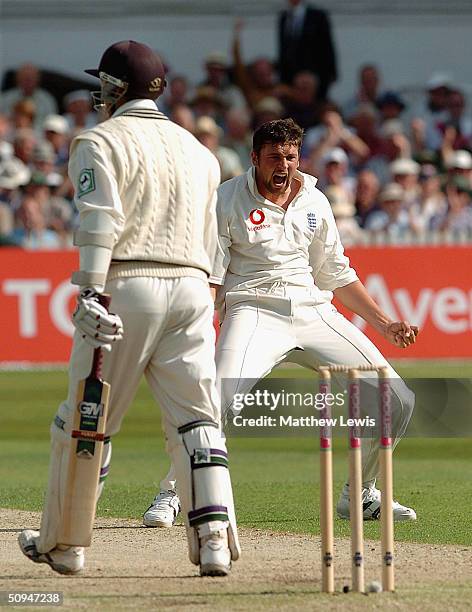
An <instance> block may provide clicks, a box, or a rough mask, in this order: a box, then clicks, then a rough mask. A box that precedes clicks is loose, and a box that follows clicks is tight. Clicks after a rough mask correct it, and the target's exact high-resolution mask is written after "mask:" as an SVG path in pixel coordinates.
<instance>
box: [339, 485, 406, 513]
mask: <svg viewBox="0 0 472 612" xmlns="http://www.w3.org/2000/svg"><path fill="white" fill-rule="evenodd" d="M362 506H363V509H364V521H371V520H376V519H379V518H380V491H379V490H378V489H377V488H375V487H374V486H371V487H367V488H364V489H362ZM392 510H393V520H394V521H416V512H415V511H414V510H413V508H407V506H402V505H401V504H399V503H398V502H397V501H395V500H393V505H392ZM336 511H337V513H338V516H339V517H340V518H343V519H348V518H349V486H348V485H347V484H345V485H344V487H343V490H342V492H341V495H340V497H339V500H338V503H337V506H336Z"/></svg>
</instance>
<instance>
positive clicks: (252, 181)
mask: <svg viewBox="0 0 472 612" xmlns="http://www.w3.org/2000/svg"><path fill="white" fill-rule="evenodd" d="M295 178H297V179H298V180H299V181H300V183H301V184H302V186H301V187H300V191H299V192H298V195H300V194H301V192H302V191H303V189H304V187H305V177H304V175H303V172H300V170H297V171H296V172H295ZM313 178H314V177H313ZM246 179H247V186H248V189H249V191H250V192H251V194H252V195H253V196H254V198H255V199H256V200H259V201H260V202H268V203H269V204H273V205H274V206H277V204H274V202H271V201H270V200H267V199H266V198H264V196H262V195H261V194H260V193H259V191H258V189H257V184H256V169H255V168H254V166H251V167H250V168H249V170H248V171H247V172H246ZM314 180H315V182H316V181H317V179H316V178H314ZM298 195H297V197H298Z"/></svg>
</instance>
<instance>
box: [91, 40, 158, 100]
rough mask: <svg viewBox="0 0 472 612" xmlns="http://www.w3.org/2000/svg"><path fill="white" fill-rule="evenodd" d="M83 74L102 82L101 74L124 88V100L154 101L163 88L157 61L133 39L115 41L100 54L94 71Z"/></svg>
mask: <svg viewBox="0 0 472 612" xmlns="http://www.w3.org/2000/svg"><path fill="white" fill-rule="evenodd" d="M85 72H87V74H91V75H92V76H94V77H98V78H100V79H102V77H103V75H106V76H105V78H106V77H112V78H113V79H118V80H119V81H122V82H123V83H125V84H126V85H127V87H126V97H127V98H147V99H150V100H155V99H156V98H158V97H159V96H160V95H161V93H162V92H163V91H164V88H165V86H166V81H165V69H164V65H163V63H162V61H161V58H160V57H159V56H158V55H157V53H155V52H154V51H153V50H152V49H151V48H150V47H148V46H147V45H144V44H143V43H139V42H136V41H135V40H122V41H120V42H116V43H114V44H113V45H111V46H110V47H108V49H106V51H105V52H104V53H103V55H102V58H101V60H100V65H99V66H98V68H93V69H90V70H86V71H85Z"/></svg>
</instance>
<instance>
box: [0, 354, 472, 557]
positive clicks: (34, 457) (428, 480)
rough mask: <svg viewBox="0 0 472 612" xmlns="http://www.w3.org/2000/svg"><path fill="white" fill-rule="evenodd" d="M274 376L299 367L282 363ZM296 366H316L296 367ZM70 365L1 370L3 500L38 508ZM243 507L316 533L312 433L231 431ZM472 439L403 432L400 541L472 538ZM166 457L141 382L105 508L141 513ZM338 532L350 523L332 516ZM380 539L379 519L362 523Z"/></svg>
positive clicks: (453, 372)
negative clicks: (260, 435) (407, 518)
mask: <svg viewBox="0 0 472 612" xmlns="http://www.w3.org/2000/svg"><path fill="white" fill-rule="evenodd" d="M398 369H399V371H400V373H401V374H403V375H408V376H412V377H413V376H415V377H421V376H439V375H440V376H445V375H449V376H460V377H466V376H467V377H471V376H472V363H466V364H454V363H448V364H425V365H420V364H418V363H412V364H408V365H404V366H402V367H399V368H398ZM275 375H277V376H283V377H288V376H293V375H294V372H293V371H288V370H279V371H278V372H277V373H275ZM296 375H303V376H306V375H311V374H308V373H306V371H304V370H297V371H296ZM66 384H67V376H66V374H65V372H0V506H2V507H9V508H19V509H24V510H40V508H41V505H42V499H43V495H44V487H45V484H46V478H47V464H48V454H49V441H48V438H49V423H50V421H51V419H52V417H53V415H54V414H55V411H56V409H57V406H58V405H59V403H60V401H61V400H62V399H63V396H64V392H65V388H66ZM335 445H336V453H335V462H334V469H335V481H336V482H335V491H338V490H339V488H340V487H341V486H342V483H343V481H344V478H345V472H346V468H347V455H346V449H345V443H344V440H342V439H340V438H336V439H335ZM228 446H229V450H230V460H231V463H230V465H231V475H232V479H233V485H234V492H235V499H236V506H237V514H238V519H239V522H240V524H241V525H243V526H249V527H256V528H260V529H269V530H278V531H291V532H300V533H317V532H318V531H319V521H318V484H319V479H318V471H319V470H318V451H317V450H316V448H317V440H316V438H315V437H314V438H313V439H310V438H308V437H304V438H272V439H269V438H265V439H256V438H232V439H230V440H228ZM470 449H471V440H470V438H469V439H443V438H440V439H420V438H410V439H405V440H403V441H402V443H401V444H400V445H399V447H398V449H397V451H396V452H395V460H394V469H395V475H394V476H395V496H396V498H398V499H399V500H400V501H403V502H404V503H408V504H409V505H411V506H413V507H414V508H415V509H416V511H417V513H418V517H419V520H418V521H416V522H415V523H409V524H397V525H396V528H395V537H396V539H398V540H405V541H417V542H429V543H442V544H446V543H450V544H465V545H472V533H471V531H470V529H469V528H468V525H469V524H470V523H469V516H470V508H471V507H472V489H471V487H470V475H471V473H472V470H471V468H472V453H471V450H470ZM168 464H169V460H168V458H167V455H166V453H165V451H164V443H163V438H162V432H161V427H160V418H159V410H158V408H157V407H156V405H155V404H154V402H153V400H152V398H151V396H150V394H149V392H148V390H147V388H146V386H145V385H144V384H143V385H141V387H140V389H139V391H138V395H137V397H136V400H135V402H134V403H133V406H132V408H131V409H130V411H129V413H128V415H127V416H126V418H125V421H124V425H123V428H122V431H121V432H120V435H118V436H117V437H116V438H115V439H114V441H113V462H112V469H111V473H110V477H109V479H108V482H107V485H106V487H105V492H104V495H103V496H102V499H101V501H100V504H99V514H100V515H102V516H117V517H134V518H136V517H139V516H140V515H141V514H142V512H143V511H144V510H145V509H146V507H147V505H148V504H149V501H150V499H151V498H152V497H153V495H154V494H155V490H156V488H157V487H158V484H159V480H160V479H161V478H162V477H163V476H164V474H165V472H166V470H167V467H168ZM335 529H336V534H337V535H344V536H348V532H349V524H348V523H347V522H346V521H339V520H338V521H336V527H335ZM365 533H366V537H372V538H378V536H379V525H378V523H367V524H366V525H365Z"/></svg>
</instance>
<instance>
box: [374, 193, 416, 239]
mask: <svg viewBox="0 0 472 612" xmlns="http://www.w3.org/2000/svg"><path fill="white" fill-rule="evenodd" d="M403 197H404V191H403V188H402V187H401V186H400V185H399V184H398V183H389V184H388V185H386V186H385V187H384V188H383V190H382V192H381V193H380V198H379V201H380V206H381V210H378V211H376V212H373V213H372V214H371V215H369V217H368V219H367V221H366V223H365V229H367V230H369V231H372V232H374V233H377V234H378V233H384V234H386V235H387V236H388V237H389V238H390V240H392V241H393V242H400V241H401V239H402V238H403V237H404V236H405V234H406V233H407V232H408V231H409V230H410V229H411V227H410V217H409V215H408V213H407V211H406V210H405V208H404V200H403Z"/></svg>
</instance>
